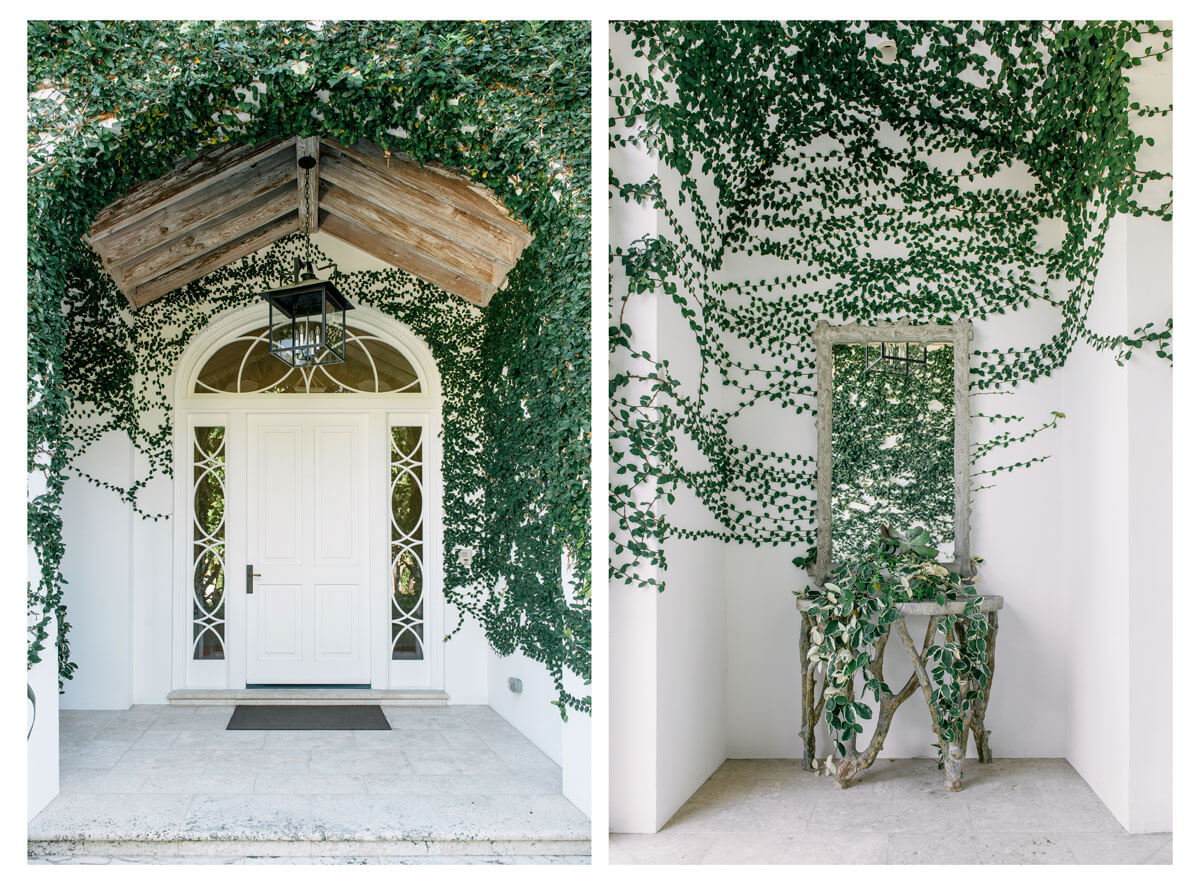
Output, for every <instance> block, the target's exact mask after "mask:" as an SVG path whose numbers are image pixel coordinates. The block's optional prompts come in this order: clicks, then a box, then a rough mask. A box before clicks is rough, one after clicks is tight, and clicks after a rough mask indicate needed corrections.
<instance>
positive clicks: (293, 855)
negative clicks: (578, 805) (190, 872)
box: [27, 839, 591, 864]
mask: <svg viewBox="0 0 1200 885" xmlns="http://www.w3.org/2000/svg"><path fill="white" fill-rule="evenodd" d="M27 853H28V859H29V861H30V862H31V863H52V864H112V863H118V864H119V863H127V864H130V863H132V864H142V863H154V864H161V863H186V864H193V863H206V864H245V863H305V864H311V863H322V864H387V863H397V864H416V863H484V864H489V863H490V864H497V863H499V864H510V863H522V864H526V863H568V864H580V863H588V862H589V860H590V855H591V843H590V842H589V841H588V840H586V839H446V840H417V839H414V840H405V839H370V840H366V839H339V840H294V841H293V840H261V841H260V840H245V839H237V840H225V839H196V840H178V839H163V840H153V839H145V840H132V839H120V840H91V839H81V840H69V839H50V840H33V839H31V840H30V841H29V843H28V849H27Z"/></svg>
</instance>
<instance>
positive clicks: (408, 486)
mask: <svg viewBox="0 0 1200 885" xmlns="http://www.w3.org/2000/svg"><path fill="white" fill-rule="evenodd" d="M423 459H424V453H423V440H422V429H421V428H420V427H393V428H392V432H391V459H390V460H391V470H390V481H391V495H390V501H391V535H390V536H391V548H390V549H391V582H392V660H394V661H421V660H424V659H425V576H424V571H425V569H424V555H425V554H424V550H425V545H424V528H425V527H424V520H423V519H422V514H423V512H424V501H425V495H424V487H423V469H422V468H423V464H422V462H423Z"/></svg>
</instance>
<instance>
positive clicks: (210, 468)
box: [191, 426, 226, 661]
mask: <svg viewBox="0 0 1200 885" xmlns="http://www.w3.org/2000/svg"><path fill="white" fill-rule="evenodd" d="M225 489H226V486H225V428H224V427H221V426H205V427H194V428H193V429H192V507H191V514H192V568H191V587H192V659H193V660H196V661H220V660H224V659H225V576H226V569H225V503H226V494H225Z"/></svg>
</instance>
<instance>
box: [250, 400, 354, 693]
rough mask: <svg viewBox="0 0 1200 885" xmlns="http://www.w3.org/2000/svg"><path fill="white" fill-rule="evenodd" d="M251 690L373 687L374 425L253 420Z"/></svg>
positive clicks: (270, 417)
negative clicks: (371, 453)
mask: <svg viewBox="0 0 1200 885" xmlns="http://www.w3.org/2000/svg"><path fill="white" fill-rule="evenodd" d="M246 449H247V452H246V455H247V457H246V468H247V472H246V489H247V495H246V509H247V513H246V561H247V563H248V564H249V566H250V570H251V571H252V572H254V573H257V576H256V577H254V578H253V582H252V583H251V582H250V581H249V580H248V581H247V596H246V682H247V684H251V685H255V684H293V685H294V684H314V685H329V684H349V685H362V684H367V683H370V682H371V656H370V649H369V647H368V646H369V636H370V630H369V627H370V580H369V570H370V569H369V567H370V561H371V545H370V541H371V537H372V534H371V532H369V531H368V513H369V506H368V499H369V482H368V481H369V477H368V460H369V451H370V447H369V422H368V416H367V415H366V414H364V413H325V414H313V413H287V412H272V413H268V412H251V413H248V414H247V416H246Z"/></svg>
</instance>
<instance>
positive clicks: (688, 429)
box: [609, 21, 1172, 590]
mask: <svg viewBox="0 0 1200 885" xmlns="http://www.w3.org/2000/svg"><path fill="white" fill-rule="evenodd" d="M614 27H615V30H616V32H617V39H620V40H627V41H628V43H629V45H630V46H631V48H632V52H633V62H634V63H633V64H630V65H626V66H625V67H622V68H618V67H616V66H615V65H614V64H613V63H612V62H611V61H610V100H611V106H612V116H611V118H610V120H609V130H610V134H609V144H610V149H613V150H615V151H620V150H622V149H624V148H626V147H633V148H638V149H645V150H648V151H650V152H652V153H653V154H654V155H655V156H656V158H657V161H658V166H657V171H656V172H655V173H654V174H652V175H650V176H649V177H647V178H644V179H642V178H639V179H637V180H625V179H623V178H621V177H620V176H618V175H617V174H615V173H611V172H610V178H609V185H610V199H612V200H617V201H626V202H629V203H638V204H641V205H643V206H646V207H652V208H653V209H654V210H656V217H657V219H658V230H659V233H658V234H657V235H652V236H644V237H642V238H640V239H638V240H637V241H635V242H633V243H631V244H628V245H624V246H620V247H617V248H614V249H613V250H612V254H611V256H610V257H611V262H612V265H613V267H614V268H615V269H618V270H619V271H620V272H621V274H622V276H623V277H624V282H623V283H622V284H621V285H618V286H615V287H614V291H613V295H612V303H611V313H612V324H611V328H610V333H609V345H610V351H611V353H612V360H613V363H614V366H615V371H614V372H613V374H612V377H611V381H610V395H611V398H612V405H611V410H610V444H611V455H612V458H613V462H614V468H613V479H612V482H611V485H610V503H611V507H612V511H613V514H614V523H615V525H614V531H613V534H612V542H613V546H612V550H613V553H614V555H613V559H612V561H611V565H610V572H611V575H612V577H613V578H614V579H615V580H622V581H624V582H626V583H632V584H635V585H639V586H651V587H656V588H658V589H660V590H661V589H662V587H663V581H662V578H661V577H660V574H661V570H662V569H664V568H666V565H667V562H666V558H665V555H664V554H663V549H662V548H663V544H664V542H665V541H666V540H668V539H669V538H680V539H696V538H703V537H712V538H717V539H720V540H723V541H727V542H738V543H751V544H757V545H762V544H775V545H777V544H786V545H789V546H793V547H795V548H797V549H799V550H805V549H806V548H809V547H810V546H812V545H813V544H814V543H815V533H816V527H815V524H814V517H815V508H814V502H813V498H814V491H813V489H814V486H815V459H814V458H813V457H811V456H810V455H808V454H806V453H805V452H801V451H796V450H794V449H792V448H789V445H788V442H789V441H782V442H781V444H780V446H779V447H778V448H774V449H770V450H767V449H761V448H752V447H750V446H747V445H745V444H742V443H739V441H738V437H737V433H736V429H735V426H736V421H737V419H738V417H739V416H741V415H743V414H744V413H746V412H747V410H749V409H751V408H752V407H753V406H755V405H756V404H758V403H766V402H770V403H773V404H774V405H775V407H777V408H778V409H782V410H785V411H790V412H793V413H796V414H804V413H813V412H814V410H815V395H816V391H815V381H814V377H815V376H814V363H815V351H814V348H813V344H812V332H813V330H814V328H815V326H816V323H817V321H818V320H820V319H827V320H829V321H830V322H834V323H845V322H861V323H872V322H891V321H897V320H900V319H905V320H909V321H911V322H914V323H950V322H953V321H954V320H955V319H956V318H958V317H961V316H966V317H969V318H970V319H972V320H974V321H982V320H987V319H989V318H992V317H997V316H1000V315H1003V314H1006V313H1011V312H1014V311H1017V312H1019V311H1028V310H1033V309H1037V310H1038V311H1040V312H1047V311H1049V312H1053V315H1056V316H1057V317H1058V323H1057V325H1058V327H1057V330H1056V331H1054V332H1053V334H1051V335H1050V336H1049V339H1048V340H1045V341H1035V342H1031V343H1030V344H1029V345H1028V346H1025V347H1021V348H1010V349H1008V350H1004V351H1000V350H989V351H981V350H975V351H974V352H973V353H972V358H971V363H972V366H971V373H972V394H973V395H974V396H975V397H976V399H974V400H973V402H983V401H984V400H982V399H978V397H981V396H982V395H984V394H995V393H1004V392H1006V391H1008V390H1009V389H1010V388H1012V387H1014V386H1017V385H1020V384H1023V383H1027V382H1031V381H1034V380H1035V379H1037V378H1040V377H1043V376H1046V375H1048V374H1050V373H1051V372H1053V371H1055V370H1056V369H1058V368H1060V367H1061V366H1062V365H1063V364H1064V363H1065V361H1066V359H1067V357H1068V355H1069V354H1070V353H1071V351H1072V350H1073V349H1074V348H1075V347H1076V346H1078V345H1079V344H1080V343H1083V344H1085V345H1088V346H1090V347H1093V348H1096V349H1099V350H1107V351H1110V352H1112V353H1113V354H1114V356H1115V357H1116V358H1117V361H1118V362H1123V361H1125V360H1127V359H1129V358H1130V357H1131V356H1132V354H1133V352H1134V351H1135V350H1138V349H1144V350H1147V351H1153V353H1154V354H1156V355H1157V356H1158V357H1159V358H1162V359H1166V360H1170V359H1171V319H1170V318H1162V320H1160V321H1158V322H1155V323H1150V324H1147V325H1145V326H1143V327H1140V328H1138V329H1136V330H1135V331H1134V332H1133V333H1131V334H1117V335H1106V334H1101V333H1099V332H1097V331H1095V330H1094V329H1093V328H1091V326H1090V325H1089V323H1088V313H1089V310H1090V307H1091V304H1092V300H1093V296H1094V292H1095V280H1096V274H1097V267H1098V263H1099V260H1100V257H1101V255H1102V253H1103V246H1104V240H1105V234H1106V232H1107V231H1108V228H1109V225H1110V223H1111V222H1112V220H1113V219H1114V217H1116V216H1117V215H1119V214H1126V215H1131V216H1143V215H1144V216H1152V217H1156V218H1159V219H1162V220H1164V221H1169V220H1170V218H1171V213H1172V196H1171V191H1170V175H1169V173H1168V172H1164V171H1161V170H1157V169H1154V168H1147V165H1146V159H1147V153H1146V151H1147V149H1149V148H1152V147H1153V138H1152V137H1148V136H1144V135H1142V134H1139V133H1138V127H1139V124H1140V123H1141V122H1143V121H1144V120H1147V119H1148V118H1152V117H1158V116H1161V115H1164V114H1167V113H1169V111H1170V108H1169V107H1163V108H1159V107H1146V106H1143V105H1142V104H1140V103H1139V102H1138V101H1136V100H1135V99H1134V98H1133V97H1132V96H1131V92H1130V75H1131V72H1132V71H1133V70H1134V69H1135V68H1138V67H1141V66H1143V65H1148V64H1157V63H1158V62H1161V61H1162V60H1163V59H1164V57H1165V55H1166V53H1168V52H1169V51H1170V45H1171V33H1170V31H1169V30H1164V29H1161V28H1159V27H1158V26H1157V25H1155V24H1152V23H1148V22H985V23H976V22H858V23H847V22H831V21H818V22H754V21H750V22H746V21H742V22H728V21H727V22H622V23H618V24H616V25H615V26H614ZM626 283H627V284H626ZM645 293H650V294H652V295H655V296H658V301H659V304H660V305H663V306H664V309H667V310H670V309H672V308H671V306H672V305H673V310H674V311H677V314H678V319H679V321H681V322H682V323H684V324H685V327H686V328H688V329H690V331H691V334H692V335H693V336H694V339H695V348H694V355H695V357H696V360H695V363H696V365H698V366H699V372H698V382H695V383H694V382H693V381H692V380H691V379H690V378H689V381H688V383H687V384H684V383H683V380H682V379H683V375H682V374H681V373H680V372H679V371H678V370H676V369H675V368H674V367H672V366H671V365H670V363H669V361H668V360H666V359H662V358H660V356H659V355H657V354H655V353H652V352H651V350H650V349H648V348H647V346H646V345H645V344H644V343H642V340H641V339H640V338H638V337H637V336H636V335H635V332H634V329H633V324H631V323H630V322H628V321H627V317H626V312H627V308H628V307H629V305H630V303H631V300H632V299H636V298H638V297H640V296H643V295H644V294H645ZM663 322H664V321H663V320H661V319H660V325H661V324H662V323H663ZM671 322H674V320H671ZM689 371H690V370H689ZM987 401H988V402H989V403H990V402H991V401H992V400H991V399H990V398H989V399H988V400H987ZM998 401H1000V402H1002V400H998ZM973 412H974V417H977V418H981V419H986V420H988V421H989V422H991V423H997V422H1000V424H1001V425H1006V424H1009V423H1010V422H1018V424H1019V422H1023V421H1026V420H1028V419H1027V416H1023V415H1016V414H1007V413H1004V412H1003V411H1000V412H996V411H995V410H993V409H991V408H990V407H989V408H988V409H987V413H985V412H984V411H980V410H979V409H973ZM1061 417H1063V416H1062V415H1061V413H1054V414H1053V415H1051V416H1046V417H1043V416H1035V417H1034V418H1033V420H1030V423H1029V424H1028V425H1024V426H1031V425H1037V426H1036V427H1033V429H1031V430H1027V431H1026V432H1024V433H1019V432H1017V433H1014V432H1009V431H1007V430H1006V431H1004V432H1002V433H1000V434H999V435H997V436H995V437H994V438H993V439H990V440H987V441H985V442H981V443H978V444H977V445H976V446H975V448H974V451H973V458H975V459H979V458H982V457H983V456H984V455H985V454H987V453H989V452H991V451H994V450H996V449H998V448H1006V447H1008V446H1009V445H1011V444H1013V443H1015V442H1019V441H1024V440H1028V439H1030V438H1032V437H1034V436H1036V435H1037V434H1038V433H1041V432H1043V431H1045V430H1048V429H1050V428H1052V427H1054V426H1055V425H1056V422H1057V421H1058V420H1059V419H1060V418H1061ZM683 450H687V451H688V452H689V455H690V454H691V453H692V452H693V451H694V452H698V453H699V454H700V456H702V457H701V458H700V462H701V463H702V466H700V467H694V466H689V465H694V464H696V463H697V462H696V460H695V458H694V456H690V457H688V458H685V457H683V456H681V454H680V453H681V451H683ZM1041 460H1044V457H1034V458H1030V459H1027V460H1025V461H1022V462H1019V463H1015V464H1002V465H999V466H988V467H983V466H977V467H976V469H975V471H974V473H973V476H974V477H975V478H976V480H977V481H978V482H982V481H983V479H986V478H987V477H989V476H994V475H995V474H997V473H1001V472H1006V471H1009V470H1012V469H1014V468H1017V467H1027V466H1030V465H1031V464H1034V463H1036V462H1038V461H1041ZM980 487H982V486H979V485H977V487H976V489H975V490H976V491H978V489H979V488H980ZM683 490H687V491H688V492H689V493H691V494H692V495H694V496H695V497H696V498H697V499H698V500H699V501H700V502H701V503H702V504H703V506H704V507H705V508H706V510H707V511H708V512H709V513H710V514H711V515H712V517H713V519H714V524H713V525H712V526H709V527H702V528H690V527H688V526H683V525H680V524H677V523H676V522H673V521H672V520H671V518H670V511H669V508H666V507H664V506H662V505H663V504H669V503H671V502H673V501H674V500H675V496H676V495H677V494H679V493H681V492H682V491H683Z"/></svg>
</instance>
